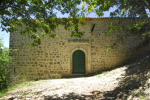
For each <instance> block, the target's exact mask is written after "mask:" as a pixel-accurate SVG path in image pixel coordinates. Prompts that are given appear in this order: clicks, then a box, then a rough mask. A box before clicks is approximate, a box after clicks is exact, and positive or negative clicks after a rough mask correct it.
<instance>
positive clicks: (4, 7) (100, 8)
mask: <svg viewBox="0 0 150 100" xmlns="http://www.w3.org/2000/svg"><path fill="white" fill-rule="evenodd" d="M0 4H1V5H0V9H1V12H0V18H1V21H0V22H1V28H2V30H6V31H7V32H13V31H19V32H20V34H21V35H28V36H29V38H31V39H33V40H34V42H33V43H32V44H31V45H32V46H38V45H40V44H41V42H42V41H41V39H40V36H39V34H37V31H40V32H41V35H42V36H45V35H49V36H50V37H52V38H55V37H56V34H55V28H56V27H58V26H60V25H64V28H65V29H66V30H71V29H72V28H71V27H73V30H71V31H72V32H71V36H75V37H79V38H80V37H82V36H83V35H84V32H80V31H79V30H78V27H79V24H82V25H84V23H83V20H84V18H85V16H87V15H89V14H90V13H91V12H95V13H96V15H97V16H98V17H100V18H101V17H102V16H103V15H104V12H105V11H108V10H109V9H110V8H111V7H116V8H117V9H116V10H115V11H112V12H110V17H111V18H117V19H118V20H119V22H118V25H119V24H123V20H125V17H129V18H131V19H133V20H136V21H135V22H134V23H133V24H131V25H126V26H123V27H121V28H120V27H118V25H114V24H113V23H111V24H110V27H109V28H108V30H109V32H108V34H106V36H110V35H111V34H112V33H113V32H114V30H116V31H123V30H125V31H128V30H129V31H130V32H131V33H133V34H141V35H142V36H143V39H145V40H146V41H147V40H149V38H150V36H149V35H150V27H149V24H150V19H149V18H148V15H149V13H148V12H147V11H148V10H149V11H150V1H149V0H67V1H66V2H63V0H2V1H0ZM79 4H81V8H79V7H78V5H79ZM56 11H58V12H61V14H69V16H68V18H58V17H57V16H56ZM136 17H138V18H136ZM16 26H18V27H16ZM120 38H121V39H125V37H123V36H121V37H120ZM118 42H120V43H122V41H120V40H119V41H118Z"/></svg>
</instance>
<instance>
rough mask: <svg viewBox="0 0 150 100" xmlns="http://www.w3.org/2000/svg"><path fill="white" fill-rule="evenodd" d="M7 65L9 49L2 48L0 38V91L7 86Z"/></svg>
mask: <svg viewBox="0 0 150 100" xmlns="http://www.w3.org/2000/svg"><path fill="white" fill-rule="evenodd" d="M8 63H9V49H8V48H5V47H4V46H3V42H2V39H1V38H0V91H2V90H4V89H5V88H7V86H8V72H9V69H8Z"/></svg>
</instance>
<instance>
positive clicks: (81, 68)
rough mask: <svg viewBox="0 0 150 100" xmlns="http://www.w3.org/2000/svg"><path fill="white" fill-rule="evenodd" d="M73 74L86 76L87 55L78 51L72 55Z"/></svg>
mask: <svg viewBox="0 0 150 100" xmlns="http://www.w3.org/2000/svg"><path fill="white" fill-rule="evenodd" d="M72 65H73V70H72V73H73V74H85V53H84V52H83V51H82V50H76V51H75V52H74V53H73V55H72Z"/></svg>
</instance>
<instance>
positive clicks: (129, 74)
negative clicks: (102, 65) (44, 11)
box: [0, 55, 150, 100]
mask: <svg viewBox="0 0 150 100" xmlns="http://www.w3.org/2000/svg"><path fill="white" fill-rule="evenodd" d="M18 99H20V100H75V99H78V100H85V99H86V100H150V55H147V56H145V57H144V58H142V59H136V61H133V62H130V63H128V64H125V65H124V66H120V67H118V68H116V69H113V70H110V71H103V72H99V73H97V74H92V75H90V76H87V77H78V78H62V79H50V80H39V81H33V82H26V83H25V85H23V86H22V85H19V86H18V88H16V89H14V90H11V91H9V92H7V93H6V94H5V95H4V96H3V97H1V98H0V100H18Z"/></svg>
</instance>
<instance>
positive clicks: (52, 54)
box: [9, 18, 150, 80]
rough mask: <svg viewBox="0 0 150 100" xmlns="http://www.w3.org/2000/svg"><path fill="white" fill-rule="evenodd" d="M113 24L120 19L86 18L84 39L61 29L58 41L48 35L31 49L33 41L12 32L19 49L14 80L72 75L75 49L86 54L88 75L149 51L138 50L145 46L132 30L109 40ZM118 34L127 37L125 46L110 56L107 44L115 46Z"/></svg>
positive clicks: (13, 64) (12, 63) (13, 43)
mask: <svg viewBox="0 0 150 100" xmlns="http://www.w3.org/2000/svg"><path fill="white" fill-rule="evenodd" d="M111 22H115V23H117V22H118V20H117V19H116V20H111V21H110V20H109V18H102V19H98V18H86V20H85V23H86V25H85V26H83V27H82V26H80V27H79V30H80V31H81V32H85V35H84V36H83V37H82V38H75V37H70V34H71V31H67V30H65V29H64V27H63V26H61V27H58V28H56V30H55V32H56V34H57V35H58V36H57V37H56V38H55V39H53V38H50V37H49V36H45V37H41V38H42V44H41V45H40V46H38V47H29V48H27V47H26V45H28V44H29V43H31V42H32V40H30V39H29V38H28V37H27V36H21V35H20V34H19V33H17V32H14V33H11V34H10V49H18V50H17V51H15V52H12V53H10V56H11V57H12V59H11V60H10V64H9V67H10V69H11V73H10V75H11V78H13V79H18V80H22V79H24V78H25V79H26V80H35V79H51V78H60V77H61V76H66V75H68V76H69V75H73V74H72V70H73V64H72V61H73V58H72V55H73V53H74V52H75V51H76V50H81V51H83V52H84V53H85V73H86V74H90V73H94V72H97V71H101V70H106V69H110V68H114V67H116V66H119V65H121V64H123V63H125V62H126V61H128V60H130V59H134V58H136V57H138V56H142V55H144V54H146V53H147V52H149V49H150V46H146V47H143V48H138V49H137V47H138V46H139V45H140V44H141V43H143V40H142V37H140V36H135V35H132V34H130V33H129V31H123V32H118V31H117V32H113V33H112V35H111V36H109V37H106V36H105V34H107V33H108V27H109V24H110V23H111ZM131 22H132V21H131V19H126V20H125V21H124V22H123V24H122V25H120V27H122V26H123V25H128V24H130V23H131ZM94 24H95V27H94V29H93V32H91V30H92V28H93V25H94ZM117 35H125V43H123V44H119V45H118V48H117V49H115V50H114V49H113V50H112V51H111V53H107V52H106V45H111V44H113V43H115V42H116V37H117Z"/></svg>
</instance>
